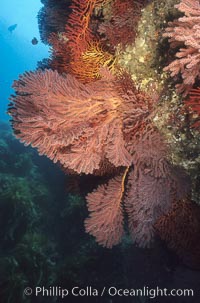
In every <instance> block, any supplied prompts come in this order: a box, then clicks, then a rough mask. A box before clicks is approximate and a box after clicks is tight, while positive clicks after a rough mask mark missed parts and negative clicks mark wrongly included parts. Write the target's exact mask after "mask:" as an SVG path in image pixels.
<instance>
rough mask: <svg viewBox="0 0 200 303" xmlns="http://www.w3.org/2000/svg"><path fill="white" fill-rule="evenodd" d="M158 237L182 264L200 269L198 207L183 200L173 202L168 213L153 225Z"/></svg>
mask: <svg viewBox="0 0 200 303" xmlns="http://www.w3.org/2000/svg"><path fill="white" fill-rule="evenodd" d="M155 229H156V231H157V233H158V235H159V236H160V237H161V239H162V240H164V241H165V242H166V243H167V245H168V247H169V248H170V249H172V250H173V251H175V252H176V253H177V254H178V256H179V257H180V258H181V259H182V260H183V262H184V263H185V264H186V265H188V266H190V267H192V268H195V269H197V268H198V269H200V243H199V233H200V207H199V205H198V204H196V203H195V202H194V201H190V200H189V199H184V200H182V201H180V200H178V201H176V202H173V204H172V207H171V209H170V211H169V212H168V213H167V214H166V215H165V216H162V217H160V219H159V220H158V221H157V222H156V224H155Z"/></svg>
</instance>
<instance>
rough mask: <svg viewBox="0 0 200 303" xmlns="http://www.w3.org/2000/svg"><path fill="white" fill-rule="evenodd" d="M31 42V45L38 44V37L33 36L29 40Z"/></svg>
mask: <svg viewBox="0 0 200 303" xmlns="http://www.w3.org/2000/svg"><path fill="white" fill-rule="evenodd" d="M31 43H32V44H33V45H36V44H38V39H37V38H35V37H34V38H33V39H32V40H31Z"/></svg>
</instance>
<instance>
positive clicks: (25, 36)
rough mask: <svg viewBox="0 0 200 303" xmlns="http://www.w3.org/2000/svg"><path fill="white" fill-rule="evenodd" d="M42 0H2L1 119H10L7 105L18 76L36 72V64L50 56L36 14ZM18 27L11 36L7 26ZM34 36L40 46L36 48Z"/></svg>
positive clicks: (0, 25)
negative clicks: (32, 71) (40, 33)
mask: <svg viewBox="0 0 200 303" xmlns="http://www.w3.org/2000/svg"><path fill="white" fill-rule="evenodd" d="M41 7H42V4H41V3H40V0H11V1H8V0H1V10H0V119H1V120H8V119H9V116H8V115H7V113H6V112H7V106H8V103H9V96H10V94H12V93H13V90H12V83H13V81H14V80H15V79H18V77H19V74H22V73H24V72H25V71H28V70H34V69H35V68H36V66H37V61H40V60H42V59H43V58H47V57H48V56H49V52H48V46H46V45H44V44H43V43H42V42H41V41H40V37H39V31H38V24H37V13H38V11H39V9H40V8H41ZM13 24H17V27H16V29H15V30H14V31H13V32H12V33H11V32H10V31H9V30H8V27H9V26H11V25H13ZM33 37H36V38H37V39H38V44H37V45H33V44H32V43H31V40H32V39H33Z"/></svg>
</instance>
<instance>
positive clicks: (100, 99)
mask: <svg viewBox="0 0 200 303" xmlns="http://www.w3.org/2000/svg"><path fill="white" fill-rule="evenodd" d="M120 83H121V85H122V84H123V85H124V88H123V87H121V88H120ZM125 83H126V86H125ZM13 86H14V88H15V90H16V95H15V96H12V97H11V104H10V109H9V111H10V114H11V116H12V118H13V122H12V123H13V128H14V130H15V133H16V136H17V137H18V138H19V139H20V140H21V141H22V142H24V143H25V144H26V145H28V144H31V145H32V146H33V147H36V148H37V149H38V151H39V153H40V154H44V155H46V156H47V157H49V158H50V159H52V160H53V161H54V162H57V161H58V162H60V163H61V165H62V166H63V167H64V168H67V169H71V170H73V171H75V172H77V173H79V174H81V173H85V174H89V173H94V172H95V171H97V170H98V169H101V167H102V166H103V164H104V163H107V162H110V163H111V164H112V165H113V166H114V167H121V168H122V169H123V170H124V173H123V174H121V175H119V176H116V177H115V178H114V179H111V180H110V181H109V182H108V184H106V185H101V186H100V187H99V188H98V189H97V190H96V191H94V192H93V193H91V194H89V195H88V196H87V202H88V208H89V211H90V212H91V214H90V216H89V218H88V219H86V223H85V226H86V230H87V231H88V232H89V233H91V234H92V235H94V236H95V237H96V239H97V241H98V242H99V243H101V244H102V245H104V246H106V247H112V246H113V245H115V244H117V243H118V242H119V241H120V239H121V237H122V235H123V212H124V210H126V211H127V214H128V218H129V229H130V232H131V234H132V238H133V239H134V240H135V242H136V243H138V244H139V245H141V246H145V245H148V244H149V242H150V241H151V240H152V236H153V232H152V225H153V224H154V221H155V220H156V219H157V218H158V216H159V215H161V214H163V213H165V212H166V211H167V210H168V207H169V205H170V202H171V200H172V196H174V195H178V193H177V188H180V185H179V183H180V180H179V178H177V179H176V178H175V177H174V172H173V170H172V168H171V165H170V164H169V162H168V160H167V149H166V145H165V143H164V141H163V139H162V136H161V134H160V133H159V132H158V130H156V128H155V127H153V125H151V122H150V114H151V112H152V110H153V104H152V103H153V101H152V100H151V98H149V97H147V96H146V95H145V94H144V93H142V92H140V91H138V90H137V89H136V88H135V87H134V85H133V84H132V85H131V83H130V79H128V77H127V76H126V74H125V75H124V76H122V77H121V78H118V79H115V78H114V77H113V76H112V75H111V74H110V73H109V72H106V71H104V75H103V77H102V79H101V80H97V81H95V82H92V83H89V84H83V83H80V82H79V81H78V80H77V79H75V77H74V76H71V75H66V76H61V75H59V74H58V73H57V72H56V71H51V70H46V71H37V72H29V73H25V74H24V75H22V76H21V77H20V79H19V80H18V81H15V82H14V85H13ZM102 87H103V88H104V89H103V90H102ZM125 88H126V89H125ZM137 130H138V131H137ZM133 165H134V168H133ZM123 167H124V168H123ZM127 179H128V185H127V186H126V180H127ZM126 191H127V192H126ZM147 197H148V199H146V198H147ZM123 201H124V203H125V208H124V207H123V204H122V203H123ZM141 224H143V226H144V228H141ZM138 233H139V234H138Z"/></svg>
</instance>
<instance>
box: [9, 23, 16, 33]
mask: <svg viewBox="0 0 200 303" xmlns="http://www.w3.org/2000/svg"><path fill="white" fill-rule="evenodd" d="M16 27H17V24H12V25H11V26H9V27H8V30H9V32H10V33H11V34H12V32H13V31H14V30H15V29H16Z"/></svg>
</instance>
